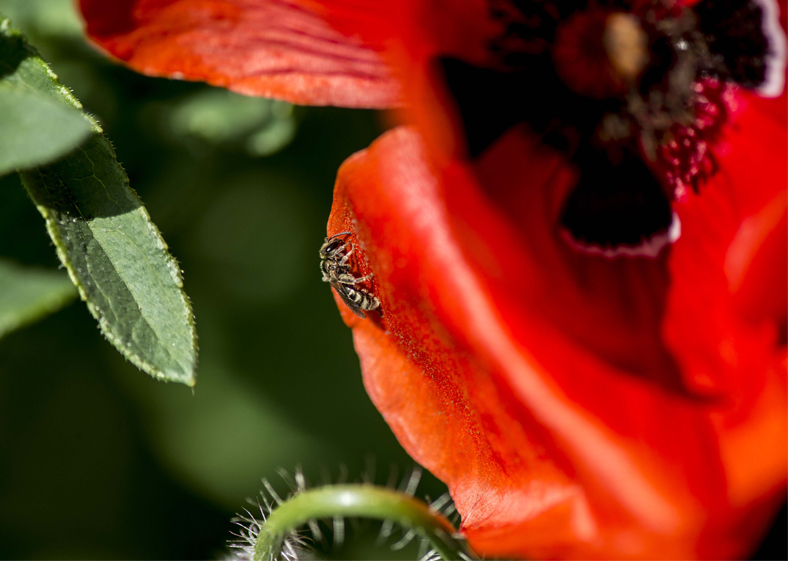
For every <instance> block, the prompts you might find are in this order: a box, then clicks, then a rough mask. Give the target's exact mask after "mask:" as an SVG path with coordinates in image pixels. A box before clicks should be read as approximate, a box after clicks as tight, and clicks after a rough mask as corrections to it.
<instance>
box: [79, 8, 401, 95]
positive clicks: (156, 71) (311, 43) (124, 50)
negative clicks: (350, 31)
mask: <svg viewBox="0 0 788 561" xmlns="http://www.w3.org/2000/svg"><path fill="white" fill-rule="evenodd" d="M80 6H81V8H82V14H83V16H84V18H85V21H86V23H87V33H88V35H89V36H90V37H91V38H92V39H93V41H94V42H95V43H96V44H97V45H99V46H100V47H101V48H102V49H104V50H106V51H108V52H109V53H110V54H111V55H113V56H115V57H117V58H118V59H120V60H122V61H123V62H125V63H126V64H128V65H129V66H130V67H132V68H134V69H135V70H137V71H139V72H142V73H144V74H149V75H152V76H166V77H170V78H180V79H186V80H203V81H205V82H208V83H209V84H213V85H215V86H223V87H226V88H229V89H231V90H233V91H236V92H239V93H242V94H247V95H259V96H264V97H272V98H277V99H282V100H286V101H289V102H291V103H298V104H304V105H338V106H345V107H375V108H379V107H390V106H394V105H397V104H398V102H399V86H398V85H397V83H396V82H395V81H394V80H393V79H392V78H391V76H390V74H389V70H388V69H387V67H386V66H385V64H384V63H383V61H382V59H381V56H380V54H379V53H378V52H377V51H376V50H374V49H373V48H371V47H369V46H368V45H365V44H363V43H362V42H361V41H360V40H359V39H358V38H354V37H350V36H346V35H343V34H342V33H340V32H338V31H336V30H335V29H333V28H332V27H330V26H329V24H327V23H326V21H325V20H324V19H323V18H322V17H321V16H319V15H318V14H316V13H315V11H314V9H313V8H310V7H307V5H306V2H298V1H287V0H251V1H249V0H117V1H112V2H107V1H106V0H80ZM352 13H353V12H351V14H352ZM359 13H362V14H363V11H361V12H359ZM348 17H349V15H348V13H345V14H340V15H339V16H337V19H338V20H339V21H346V20H347V19H348ZM369 17H371V15H369ZM367 24H369V22H367Z"/></svg>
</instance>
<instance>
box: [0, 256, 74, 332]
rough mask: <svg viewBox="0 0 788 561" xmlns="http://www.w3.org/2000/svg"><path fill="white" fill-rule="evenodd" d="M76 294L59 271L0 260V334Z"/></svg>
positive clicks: (65, 302) (68, 281) (38, 316)
mask: <svg viewBox="0 0 788 561" xmlns="http://www.w3.org/2000/svg"><path fill="white" fill-rule="evenodd" d="M76 296H77V291H76V289H75V288H74V285H73V284H71V281H70V280H69V279H68V276H67V275H66V274H65V273H63V272H57V271H48V270H46V269H36V268H33V267H22V266H20V265H16V264H14V263H11V262H9V261H5V260H0V337H4V336H5V335H7V334H8V333H10V332H12V331H14V330H16V329H19V328H20V327H23V326H25V325H28V324H30V323H33V322H34V321H36V320H38V319H40V318H42V317H44V316H45V315H48V314H51V313H53V312H56V311H58V310H59V309H60V308H62V307H63V306H65V305H66V304H68V303H69V302H70V301H71V300H73V299H74V298H76Z"/></svg>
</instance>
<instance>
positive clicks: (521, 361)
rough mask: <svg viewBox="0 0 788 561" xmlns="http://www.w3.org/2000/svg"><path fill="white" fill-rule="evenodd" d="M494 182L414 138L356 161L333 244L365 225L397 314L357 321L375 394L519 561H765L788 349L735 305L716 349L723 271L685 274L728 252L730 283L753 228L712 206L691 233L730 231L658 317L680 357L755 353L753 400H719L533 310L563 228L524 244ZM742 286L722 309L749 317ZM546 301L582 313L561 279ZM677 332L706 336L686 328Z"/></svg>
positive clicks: (372, 265) (383, 292)
mask: <svg viewBox="0 0 788 561" xmlns="http://www.w3.org/2000/svg"><path fill="white" fill-rule="evenodd" d="M548 167H549V166H548ZM475 173H476V172H475V170H471V169H469V168H467V167H466V166H465V165H464V164H461V163H459V162H454V163H450V164H448V165H445V166H441V167H440V168H435V169H433V168H432V167H431V164H430V159H429V158H428V157H427V154H426V151H425V148H424V146H423V144H422V142H421V140H420V137H419V136H418V135H417V134H416V133H415V132H414V131H412V130H408V129H397V130H395V131H393V132H390V133H388V134H387V135H385V136H384V137H382V138H381V139H380V140H378V141H377V142H376V143H374V144H373V145H372V147H370V149H369V150H367V151H365V152H362V153H359V154H356V155H355V156H353V157H352V158H350V159H349V160H348V161H347V162H346V163H345V164H344V165H343V167H342V168H341V170H340V174H339V178H338V181H337V187H336V191H335V202H334V208H333V210H332V215H331V219H330V222H329V233H334V232H338V231H345V230H351V231H353V232H354V233H355V236H356V239H357V243H358V244H359V246H360V250H361V251H360V255H363V256H364V259H365V261H364V262H363V263H362V267H361V269H362V270H361V273H363V274H366V273H367V272H368V271H372V272H374V274H375V277H374V281H373V284H374V289H375V293H376V295H377V296H378V297H379V298H380V300H381V310H382V316H380V317H378V316H376V315H375V313H371V314H370V319H368V320H364V321H361V320H359V319H358V318H356V317H355V316H353V315H352V314H351V313H350V312H349V311H348V310H343V317H344V318H345V321H346V322H347V323H348V324H349V325H350V326H351V327H353V332H354V340H355V344H356V348H357V351H358V353H359V356H360V357H361V363H362V371H363V374H364V382H365V385H366V387H367V390H368V392H369V394H370V396H371V397H372V399H373V401H374V402H375V404H376V406H377V407H378V409H379V410H380V411H381V412H382V414H383V415H384V417H385V418H386V420H387V422H388V423H389V424H390V426H391V427H392V429H393V431H394V432H395V434H396V435H397V437H398V438H399V439H400V442H401V443H402V444H403V446H404V447H405V448H406V450H407V451H408V452H409V453H410V454H411V455H412V456H413V457H414V458H415V459H416V460H417V461H419V462H420V463H422V464H423V465H425V466H426V467H427V468H428V469H430V470H431V471H433V472H434V473H435V474H436V475H437V476H438V477H440V478H441V479H443V480H444V481H445V482H446V483H447V484H448V485H449V488H450V490H451V492H452V496H453V497H454V499H455V502H456V504H457V508H458V510H459V511H460V513H461V514H462V516H463V530H464V531H465V533H466V535H467V536H468V538H469V540H470V543H471V545H472V546H473V547H474V549H476V550H477V551H478V552H479V553H482V554H484V555H489V556H492V555H495V556H504V557H547V558H555V557H575V558H592V557H593V558H596V557H643V558H668V557H670V558H694V557H719V558H722V557H739V556H744V555H747V554H748V553H749V552H750V548H751V547H753V545H754V544H755V543H756V542H757V540H758V539H759V537H760V532H762V531H763V528H764V527H765V524H766V521H767V520H768V517H769V516H771V515H772V513H773V512H774V509H775V508H776V506H777V505H778V504H779V503H780V502H781V501H782V500H783V495H784V489H785V477H786V466H787V464H788V461H787V460H786V456H788V452H786V446H785V442H786V438H787V437H788V435H786V427H785V423H784V419H785V415H786V398H785V393H786V385H785V373H784V368H785V348H784V347H782V348H779V347H777V346H776V345H775V339H774V324H773V322H771V323H770V322H769V321H766V322H764V321H755V322H753V321H749V322H744V323H742V324H741V325H739V323H741V322H739V323H736V322H738V318H737V317H736V314H735V313H734V312H732V311H730V310H728V311H727V312H725V314H728V315H729V316H731V318H733V319H730V318H728V319H730V321H731V322H734V324H731V325H733V327H732V326H731V325H728V326H727V327H726V329H727V331H726V330H723V334H722V337H723V339H722V340H719V339H717V340H709V337H707V336H706V335H705V334H704V333H702V331H703V330H704V329H705V328H706V327H707V326H708V322H709V319H708V318H706V317H700V316H697V315H694V314H693V313H690V314H684V315H682V314H681V313H679V312H681V311H682V307H681V302H690V303H691V298H692V296H693V295H692V290H694V291H695V293H696V294H702V292H703V290H705V288H704V285H703V279H704V278H705V277H703V276H698V274H699V271H698V270H697V268H690V269H689V270H687V271H685V270H684V269H683V268H682V267H680V266H679V265H678V264H677V265H676V266H675V267H673V260H674V259H677V260H681V259H690V258H692V256H694V255H695V254H696V253H697V252H698V251H702V249H703V248H704V247H708V246H709V244H711V245H712V246H713V249H714V252H713V258H712V261H713V263H712V265H713V267H714V270H708V271H707V270H706V269H704V270H702V271H700V274H702V275H705V274H707V273H708V274H710V275H711V278H710V280H711V281H712V283H713V284H714V285H715V287H716V286H717V285H718V284H719V282H720V281H719V277H720V276H724V275H723V267H722V262H721V260H724V259H725V251H720V248H723V249H724V248H727V247H728V246H729V245H730V240H731V239H732V238H733V237H734V236H735V233H736V228H735V227H736V226H738V225H739V224H740V223H741V221H742V218H743V217H742V216H739V217H738V221H737V220H735V219H734V220H731V221H729V222H726V223H725V224H723V225H722V226H720V225H719V224H717V223H716V222H715V221H714V220H712V219H711V218H710V217H709V216H707V214H706V213H707V212H708V209H705V210H704V211H700V210H699V211H698V215H697V216H693V215H692V214H691V213H690V212H689V211H688V212H687V213H686V217H685V220H684V221H685V223H686V224H685V228H689V229H690V231H692V230H695V229H700V230H703V231H706V229H708V232H710V233H708V235H707V236H705V237H703V238H701V239H699V240H698V241H697V242H696V241H693V237H692V236H690V235H686V236H685V237H683V238H682V240H681V241H680V242H679V245H680V244H681V243H684V244H685V245H686V246H687V248H686V249H684V250H680V248H679V247H677V248H676V251H675V254H677V256H675V257H674V253H671V254H670V256H669V257H666V258H665V259H666V262H664V263H663V267H665V271H666V272H667V271H670V274H671V275H672V282H674V283H677V284H678V286H679V288H680V289H677V290H676V291H675V292H673V288H672V285H671V288H670V290H669V292H668V293H667V294H666V301H667V302H668V310H669V311H668V314H667V317H666V318H665V319H664V321H661V318H660V317H655V318H653V321H654V324H655V329H656V336H657V338H660V335H659V332H660V330H662V331H665V332H667V335H666V337H665V338H666V342H665V343H664V345H666V346H667V347H669V348H670V350H671V351H672V352H674V353H676V355H677V356H678V357H679V362H680V363H681V361H684V360H689V359H690V358H691V359H693V360H696V361H698V362H699V363H702V362H703V360H707V361H711V362H712V363H714V364H716V361H717V356H718V355H719V351H720V349H721V348H724V347H725V345H726V344H729V345H730V344H732V346H733V348H734V349H735V350H736V351H737V352H738V353H739V354H740V356H738V359H739V361H738V363H737V364H736V368H734V369H733V371H732V372H733V374H732V375H733V376H734V378H735V379H736V380H737V383H739V384H742V385H744V386H746V390H747V391H746V392H745V393H744V395H745V398H743V399H738V400H737V399H734V400H729V399H727V398H720V399H714V398H709V399H703V398H698V397H697V396H694V395H691V394H687V393H686V392H681V391H676V390H675V388H671V387H670V386H669V385H666V384H663V383H661V382H660V381H658V380H657V381H655V380H652V379H648V378H643V377H640V376H636V375H633V374H632V373H631V372H628V371H627V370H626V368H622V367H621V366H616V364H615V363H612V362H611V361H609V360H605V359H604V358H603V357H600V356H599V354H598V353H596V352H591V351H590V350H589V349H588V348H587V347H586V346H584V345H582V344H578V341H577V340H576V339H575V338H573V337H572V335H571V334H568V333H566V332H565V331H564V330H562V329H561V328H560V326H558V327H557V326H556V324H555V323H554V321H553V319H554V318H552V317H551V316H550V315H549V314H547V315H545V314H544V313H542V312H541V310H538V309H537V310H536V312H535V313H533V312H534V309H533V308H529V300H528V299H527V298H524V297H523V290H524V288H523V287H526V289H528V288H529V287H534V286H541V287H542V289H545V285H544V284H536V285H535V284H534V282H538V283H542V282H544V281H542V280H538V279H536V280H535V279H534V278H531V277H530V276H529V275H530V274H533V275H541V277H542V278H546V279H547V283H548V285H549V282H551V281H555V280H556V278H558V277H557V276H551V271H550V270H549V269H544V268H543V264H544V261H543V260H544V258H545V256H543V255H542V256H540V255H538V253H539V252H540V251H543V250H544V248H545V247H546V246H545V243H544V242H545V239H546V238H548V237H549V236H552V235H553V233H552V232H548V233H545V234H543V236H542V239H537V240H533V241H532V242H531V243H530V244H529V243H524V242H523V238H522V236H521V232H520V227H521V226H522V225H518V224H515V223H512V221H511V218H510V217H509V216H508V215H506V214H504V213H502V212H501V210H500V209H499V208H498V207H496V206H495V205H494V204H492V203H491V201H490V200H489V199H488V198H486V197H485V196H484V195H483V194H482V191H481V189H480V188H479V185H478V183H477V182H476V175H475ZM700 200H701V201H702V199H700ZM704 204H705V203H704ZM708 204H713V203H708ZM750 216H755V214H751V215H750ZM693 222H695V223H693ZM731 225H732V226H733V227H731ZM718 227H721V228H722V230H723V234H722V235H716V234H715V232H716V231H717V230H716V228H718ZM710 238H711V239H710ZM548 241H549V240H548ZM696 243H697V244H698V246H697V247H696V246H695V245H694V244H696ZM548 245H549V244H548ZM682 251H683V252H684V255H683V256H682ZM548 258H549V257H548ZM504 263H510V264H511V263H515V264H517V265H516V267H519V271H520V272H521V273H522V275H520V276H517V275H514V276H512V275H511V272H512V270H513V267H509V268H508V270H505V271H504V267H503V264H504ZM702 264H703V263H701V264H700V265H699V266H702ZM633 267H635V269H633V270H636V269H637V266H636V265H634V266H633ZM555 274H556V275H562V274H563V272H562V271H560V270H559V271H558V272H556V273H555ZM682 275H686V276H687V277H688V278H682ZM579 278H582V276H581V277H579ZM638 278H641V280H642V279H643V278H646V277H642V276H640V277H639V276H638V275H635V276H634V277H631V278H630V280H635V281H637V279H638ZM723 280H724V278H723ZM725 283H727V281H725ZM724 286H725V289H726V291H727V294H728V296H727V297H726V298H723V299H721V300H719V301H715V303H714V305H720V306H723V307H725V308H726V309H731V308H733V307H735V303H734V300H735V299H734V298H733V297H732V296H731V292H730V290H729V289H728V285H727V284H724ZM565 288H566V287H565ZM715 289H716V288H715ZM643 294H645V295H647V294H648V290H646V292H645V293H643ZM541 297H542V298H544V299H545V300H546V301H547V302H548V304H549V305H548V304H546V305H545V306H544V308H549V307H550V305H552V306H561V305H562V302H564V299H563V297H564V294H562V293H561V291H558V292H552V293H551V292H550V290H549V287H548V289H545V292H543V293H542V295H541ZM633 297H637V293H633ZM672 303H675V305H676V307H677V308H676V309H677V310H678V312H675V311H674V310H673V308H671V305H672ZM340 308H343V306H342V305H340ZM573 311H574V312H575V313H576V316H577V318H578V321H589V322H590V323H587V324H586V325H585V327H586V329H589V330H594V329H596V330H605V329H606V327H607V326H606V324H605V323H604V321H602V322H600V323H598V324H594V323H593V320H594V316H593V314H588V312H587V311H583V310H577V309H575V310H573V309H571V308H570V309H568V310H566V312H567V313H570V312H573ZM707 311H709V310H707ZM529 312H531V313H529ZM676 313H678V315H675V316H674V315H671V314H676ZM641 319H642V318H641ZM711 321H714V320H713V319H712V320H711ZM770 321H771V320H770ZM698 322H700V323H698ZM769 325H771V327H769ZM676 326H680V327H684V328H686V331H687V332H693V330H692V327H695V330H694V333H695V335H696V337H695V338H690V337H685V336H684V335H686V334H685V333H681V334H680V335H678V336H676V335H675V334H673V335H671V333H673V332H672V331H671V330H674V328H676ZM678 331H681V330H680V329H679V330H678ZM712 333H713V334H715V335H716V334H717V331H715V330H712ZM725 337H728V338H730V337H734V340H733V341H730V340H728V339H726V338H725ZM712 339H713V336H712ZM709 345H712V347H709ZM764 349H767V350H769V352H767V353H764V352H763V351H764ZM704 353H705V354H704ZM758 356H760V357H761V358H758ZM682 366H683V364H682ZM693 366H696V367H697V365H693ZM703 366H704V367H707V365H706V364H703ZM741 377H745V378H746V379H747V382H746V383H742V382H741V380H740V378H741ZM727 395H730V394H727ZM755 448H757V449H758V450H760V452H759V453H758V454H757V455H753V454H752V453H747V454H746V455H744V454H742V453H743V452H751V451H752V450H754V449H755Z"/></svg>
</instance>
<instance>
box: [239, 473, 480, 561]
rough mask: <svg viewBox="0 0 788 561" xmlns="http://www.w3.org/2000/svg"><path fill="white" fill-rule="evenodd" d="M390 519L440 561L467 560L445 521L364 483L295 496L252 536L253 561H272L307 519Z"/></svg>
mask: <svg viewBox="0 0 788 561" xmlns="http://www.w3.org/2000/svg"><path fill="white" fill-rule="evenodd" d="M337 516H340V517H361V518H374V519H378V520H391V521H394V522H397V523H399V524H400V525H401V526H403V527H404V528H408V529H411V528H412V529H413V530H415V531H416V532H418V533H419V534H421V535H422V536H423V537H425V538H426V539H427V540H429V542H430V544H431V545H432V547H433V548H434V549H435V551H437V552H438V554H439V555H440V556H441V558H442V559H444V560H446V561H448V560H460V559H466V560H467V559H472V558H473V557H472V555H471V554H470V553H469V552H468V551H467V550H466V548H465V547H464V543H463V542H462V541H460V540H457V539H456V538H455V537H454V534H455V532H456V530H455V528H454V526H452V524H451V522H449V521H448V520H447V519H446V517H445V516H443V515H442V514H440V513H439V512H436V511H434V510H431V509H430V508H429V506H428V505H427V504H426V503H424V502H423V501H420V500H418V499H415V498H413V497H411V496H410V495H406V494H404V493H401V492H398V491H393V490H391V489H386V488H383V487H375V486H373V485H367V484H355V485H329V486H325V487H319V488H316V489H308V490H305V491H301V492H299V493H298V494H297V495H296V496H294V497H293V498H291V499H289V500H287V501H285V502H283V503H282V504H280V505H279V506H277V507H276V508H275V509H274V510H273V511H271V513H270V514H269V515H268V518H267V520H266V521H265V522H264V523H263V525H262V528H261V529H260V533H259V534H258V536H257V543H256V544H255V547H254V561H269V560H271V559H276V557H277V556H278V555H279V552H280V550H281V548H282V542H283V540H284V538H285V537H286V536H287V535H288V534H289V533H290V532H292V531H294V530H296V529H297V528H300V527H301V526H303V525H304V524H306V523H308V522H309V521H310V520H315V519H320V518H334V517H337Z"/></svg>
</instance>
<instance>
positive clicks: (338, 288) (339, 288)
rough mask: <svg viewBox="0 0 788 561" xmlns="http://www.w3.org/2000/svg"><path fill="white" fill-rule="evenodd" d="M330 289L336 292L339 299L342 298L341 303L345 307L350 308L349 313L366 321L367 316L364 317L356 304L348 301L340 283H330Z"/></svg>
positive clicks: (348, 298)
mask: <svg viewBox="0 0 788 561" xmlns="http://www.w3.org/2000/svg"><path fill="white" fill-rule="evenodd" d="M331 287H332V288H333V289H334V290H336V291H337V294H339V297H340V298H342V301H343V302H344V303H345V305H346V306H347V307H348V308H350V311H351V312H353V313H354V314H356V315H357V316H358V317H360V318H361V319H366V318H367V316H366V315H364V312H363V311H361V308H359V307H358V304H356V303H355V302H353V300H351V299H350V297H349V296H348V295H347V293H346V292H345V287H344V286H342V284H341V283H338V282H332V283H331Z"/></svg>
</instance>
